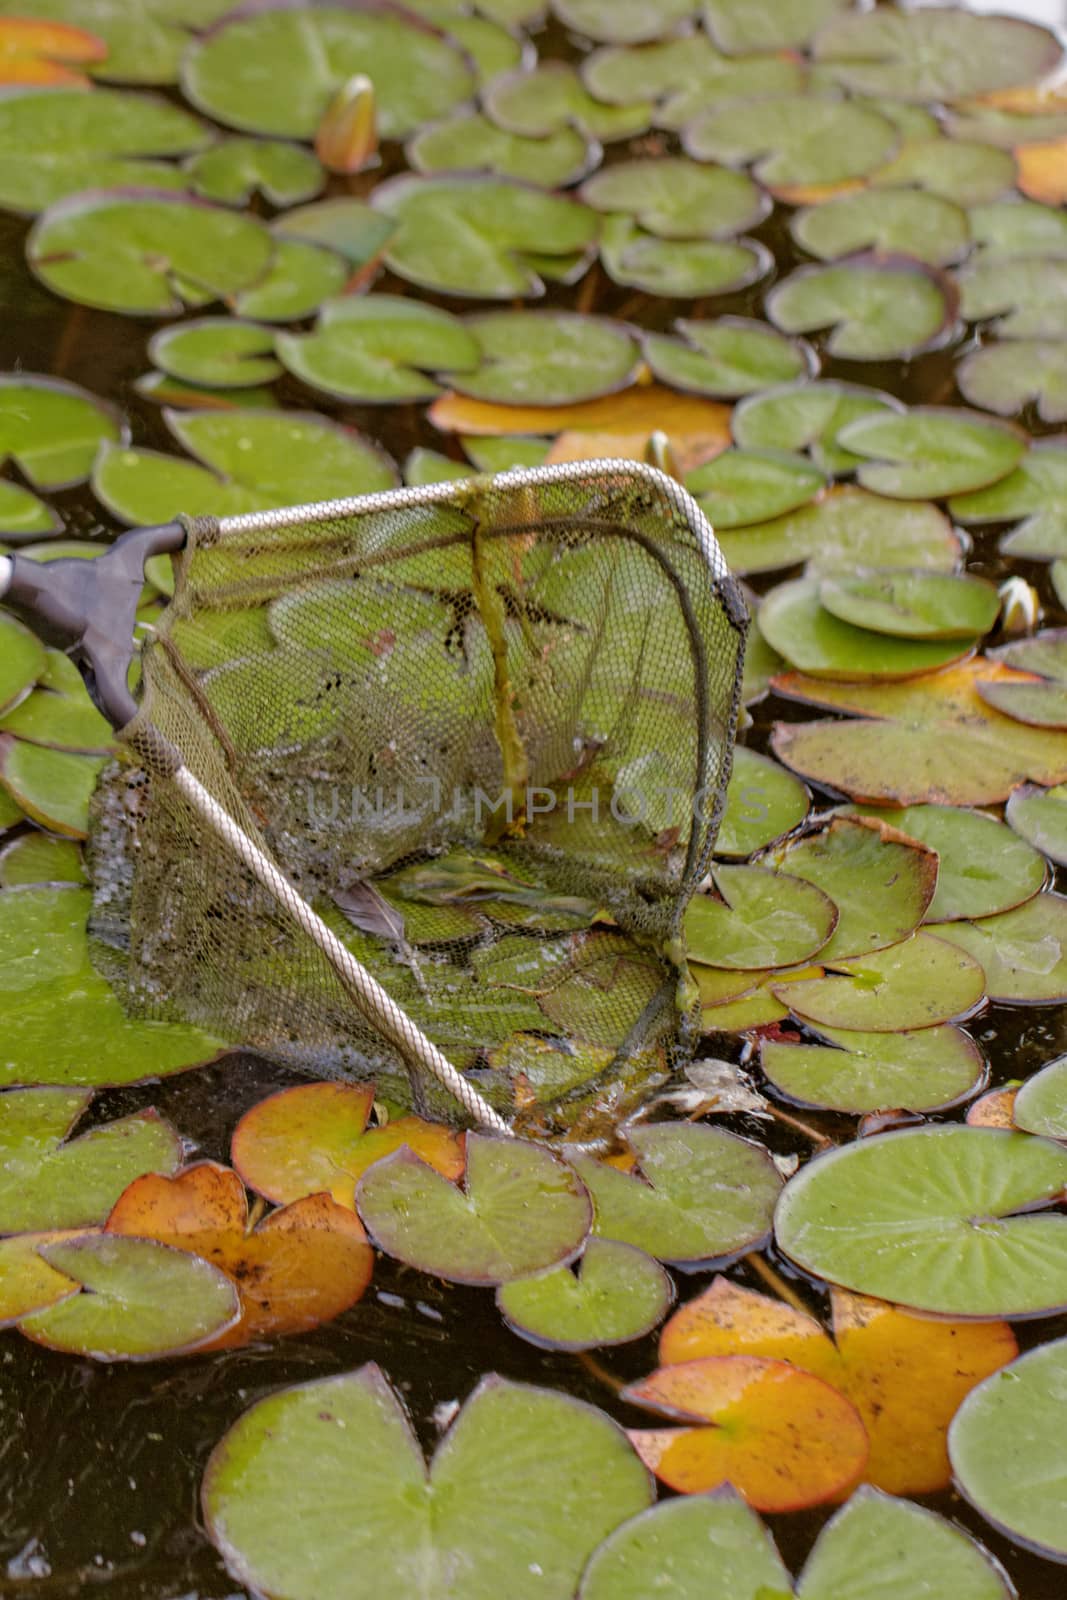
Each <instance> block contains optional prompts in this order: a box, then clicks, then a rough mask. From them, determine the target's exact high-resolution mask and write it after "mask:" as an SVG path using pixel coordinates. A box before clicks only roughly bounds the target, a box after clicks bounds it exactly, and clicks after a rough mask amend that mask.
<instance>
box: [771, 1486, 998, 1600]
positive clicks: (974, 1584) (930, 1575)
mask: <svg viewBox="0 0 1067 1600" xmlns="http://www.w3.org/2000/svg"><path fill="white" fill-rule="evenodd" d="M888 1572H892V1573H893V1575H894V1576H893V1581H894V1582H895V1583H896V1582H899V1584H900V1586H901V1593H902V1595H903V1594H915V1595H918V1594H921V1593H922V1590H923V1588H924V1587H927V1588H933V1590H934V1592H935V1593H936V1592H937V1591H938V1590H940V1592H941V1593H942V1594H943V1595H945V1596H948V1595H953V1596H957V1597H958V1600H963V1597H964V1596H966V1597H967V1600H1008V1597H1009V1595H1010V1593H1011V1586H1010V1584H1009V1583H1008V1580H1007V1578H1006V1577H1005V1574H1004V1571H1003V1568H1001V1567H1000V1566H999V1564H998V1563H997V1562H995V1561H994V1560H993V1558H992V1556H990V1555H989V1554H988V1553H987V1551H986V1550H984V1549H983V1547H982V1546H981V1545H980V1544H978V1542H977V1541H976V1540H975V1539H972V1538H971V1536H970V1535H969V1534H968V1533H966V1532H965V1531H964V1530H963V1529H962V1528H960V1527H957V1526H956V1524H955V1523H954V1522H949V1521H948V1520H947V1518H944V1517H939V1516H937V1515H936V1514H935V1513H934V1512H933V1511H929V1510H927V1509H926V1507H925V1506H919V1505H915V1504H914V1503H913V1502H912V1501H910V1500H898V1499H896V1498H895V1497H894V1496H892V1495H888V1494H881V1493H880V1492H879V1491H878V1490H877V1489H872V1488H871V1487H870V1486H869V1485H864V1486H863V1487H862V1488H861V1489H857V1491H856V1493H855V1494H854V1495H853V1496H852V1498H851V1500H850V1501H849V1502H848V1504H847V1505H845V1506H843V1507H842V1509H841V1510H840V1511H838V1512H837V1513H836V1514H835V1515H834V1516H833V1517H832V1518H831V1520H830V1522H829V1523H828V1524H827V1525H826V1527H825V1528H824V1529H823V1531H822V1532H821V1533H820V1535H819V1537H818V1538H817V1539H816V1541H815V1546H814V1548H813V1550H812V1552H811V1554H810V1556H809V1557H808V1559H807V1562H806V1563H805V1566H804V1570H803V1572H802V1573H801V1576H800V1582H799V1584H798V1586H797V1594H798V1596H799V1597H800V1600H874V1596H875V1594H876V1593H877V1589H878V1586H879V1584H880V1583H881V1580H882V1578H883V1577H884V1575H885V1574H886V1573H888Z"/></svg>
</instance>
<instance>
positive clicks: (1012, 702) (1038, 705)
mask: <svg viewBox="0 0 1067 1600" xmlns="http://www.w3.org/2000/svg"><path fill="white" fill-rule="evenodd" d="M978 692H979V694H980V695H981V696H982V699H983V700H985V701H986V702H987V703H988V704H989V705H991V706H995V707H996V708H997V710H998V711H1002V712H1003V713H1004V715H1005V716H1006V717H1012V718H1013V719H1014V720H1015V721H1016V722H1025V723H1027V724H1028V725H1029V726H1030V727H1033V728H1067V684H1064V683H1063V682H1059V683H1052V682H1049V681H1048V680H1047V679H1037V678H1025V677H1019V678H1017V679H1014V680H1003V681H998V682H995V683H983V684H979V686H978Z"/></svg>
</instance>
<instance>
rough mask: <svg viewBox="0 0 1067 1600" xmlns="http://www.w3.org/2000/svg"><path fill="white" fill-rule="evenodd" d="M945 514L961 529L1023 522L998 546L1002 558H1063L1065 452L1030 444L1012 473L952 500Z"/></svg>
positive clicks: (1047, 443) (1054, 444)
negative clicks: (965, 525) (974, 524)
mask: <svg viewBox="0 0 1067 1600" xmlns="http://www.w3.org/2000/svg"><path fill="white" fill-rule="evenodd" d="M950 510H951V512H952V515H953V516H954V517H956V518H958V519H959V521H960V522H964V523H972V522H1010V521H1013V520H1014V519H1015V518H1016V517H1021V518H1023V519H1024V520H1023V521H1022V522H1020V524H1019V526H1018V527H1017V528H1012V529H1011V531H1010V532H1009V533H1007V534H1006V535H1005V536H1004V538H1003V539H1001V541H1000V548H1001V550H1002V552H1003V553H1004V554H1005V555H1012V556H1024V557H1029V558H1030V559H1032V560H1034V561H1050V560H1053V559H1055V558H1056V557H1059V556H1067V448H1065V446H1064V445H1063V444H1062V443H1060V442H1059V441H1057V440H1055V439H1039V440H1037V441H1035V442H1034V443H1033V444H1031V446H1030V448H1029V450H1028V451H1027V452H1026V454H1025V456H1023V458H1022V460H1021V461H1020V463H1019V465H1018V466H1017V467H1016V468H1015V470H1014V472H1010V473H1009V474H1008V476H1007V477H1006V478H1002V479H1001V480H1000V482H999V483H995V484H992V485H991V486H990V487H989V488H988V489H979V490H978V491H977V492H976V493H975V494H963V495H957V496H955V498H954V499H953V500H952V502H951V505H950Z"/></svg>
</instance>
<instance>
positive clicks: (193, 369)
mask: <svg viewBox="0 0 1067 1600" xmlns="http://www.w3.org/2000/svg"><path fill="white" fill-rule="evenodd" d="M148 354H149V356H150V357H151V359H152V360H153V361H154V362H155V363H156V366H157V367H161V368H162V370H163V371H164V372H168V373H170V375H171V377H174V378H181V379H182V380H183V381H184V382H185V383H203V384H210V385H213V386H214V387H215V388H219V389H244V388H248V387H250V386H252V385H255V384H259V383H270V382H271V381H272V379H274V378H276V377H278V375H279V373H280V372H281V370H282V369H281V366H280V364H279V363H278V362H277V361H276V360H275V359H274V334H273V331H272V330H271V329H270V328H260V327H257V326H256V324H255V323H254V322H240V321H238V320H237V318H235V317H205V318H203V319H202V320H201V321H199V322H183V323H181V324H180V325H179V326H178V327H175V328H163V329H162V330H161V331H160V332H159V333H156V334H153V336H152V338H151V339H150V340H149V341H148Z"/></svg>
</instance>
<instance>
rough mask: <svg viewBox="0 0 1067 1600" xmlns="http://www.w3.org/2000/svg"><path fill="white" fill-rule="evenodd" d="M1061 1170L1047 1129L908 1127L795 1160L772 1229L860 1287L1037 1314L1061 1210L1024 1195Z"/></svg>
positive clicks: (923, 1305)
mask: <svg viewBox="0 0 1067 1600" xmlns="http://www.w3.org/2000/svg"><path fill="white" fill-rule="evenodd" d="M931 981H933V980H931ZM1065 1182H1067V1151H1064V1150H1062V1149H1061V1148H1060V1147H1059V1146H1058V1145H1055V1144H1053V1143H1052V1142H1051V1141H1049V1140H1045V1139H1035V1138H1034V1137H1033V1136H1032V1135H1031V1134H1022V1133H1005V1132H1001V1131H999V1130H997V1129H992V1128H967V1127H960V1126H956V1125H951V1124H950V1125H945V1126H941V1127H927V1128H909V1129H905V1130H902V1131H900V1132H895V1133H886V1134H881V1135H880V1136H879V1137H878V1138H876V1139H863V1140H860V1142H859V1143H858V1144H851V1145H846V1146H844V1147H843V1148H842V1149H838V1150H833V1151H831V1152H830V1153H829V1154H827V1155H824V1156H821V1157H820V1158H819V1159H818V1160H817V1161H812V1162H810V1163H809V1164H808V1165H807V1166H806V1167H802V1168H801V1170H800V1172H798V1173H797V1175H796V1177H794V1178H792V1179H791V1180H790V1182H789V1183H788V1184H787V1186H786V1189H785V1191H784V1193H783V1195H782V1199H781V1201H780V1202H779V1205H778V1211H777V1215H776V1218H775V1231H776V1237H777V1240H778V1243H779V1245H780V1247H781V1248H782V1249H783V1250H784V1251H785V1253H786V1254H787V1255H788V1256H791V1257H792V1258H793V1260H794V1261H796V1262H797V1263H798V1264H799V1265H800V1266H802V1267H803V1268H804V1269H805V1270H806V1271H809V1272H814V1273H817V1274H818V1275H819V1276H820V1277H825V1278H829V1279H830V1280H831V1281H832V1282H834V1283H840V1284H844V1286H845V1287H846V1288H850V1289H854V1290H857V1291H858V1292H859V1293H861V1294H872V1295H878V1296H879V1297H880V1298H882V1299H886V1300H894V1301H896V1302H898V1303H899V1304H901V1305H906V1306H914V1307H916V1308H917V1309H919V1310H921V1311H932V1312H937V1313H940V1314H944V1315H948V1316H964V1317H1020V1316H1037V1315H1043V1314H1047V1313H1048V1312H1051V1311H1055V1310H1059V1309H1060V1308H1061V1307H1062V1306H1063V1305H1064V1303H1067V1218H1064V1217H1061V1216H1059V1215H1057V1214H1054V1213H1048V1212H1046V1213H1044V1214H1037V1213H1035V1211H1034V1207H1036V1206H1041V1205H1043V1204H1047V1203H1048V1202H1049V1201H1051V1200H1053V1199H1058V1198H1059V1196H1060V1194H1061V1193H1062V1191H1063V1187H1064V1184H1065ZM1019 1212H1024V1213H1025V1214H1024V1215H1017V1213H1019Z"/></svg>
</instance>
